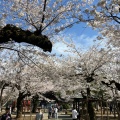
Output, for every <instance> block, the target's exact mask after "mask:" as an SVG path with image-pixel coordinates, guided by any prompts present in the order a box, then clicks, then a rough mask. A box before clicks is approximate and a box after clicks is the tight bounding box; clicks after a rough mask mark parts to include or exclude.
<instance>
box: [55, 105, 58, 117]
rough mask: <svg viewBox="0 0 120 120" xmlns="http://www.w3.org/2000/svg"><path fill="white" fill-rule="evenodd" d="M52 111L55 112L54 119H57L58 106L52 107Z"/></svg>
mask: <svg viewBox="0 0 120 120" xmlns="http://www.w3.org/2000/svg"><path fill="white" fill-rule="evenodd" d="M54 113H55V119H58V108H57V107H55V108H54Z"/></svg>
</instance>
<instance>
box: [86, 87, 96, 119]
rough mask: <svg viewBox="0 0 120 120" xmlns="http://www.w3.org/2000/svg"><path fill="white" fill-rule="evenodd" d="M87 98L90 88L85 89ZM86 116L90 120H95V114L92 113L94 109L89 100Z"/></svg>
mask: <svg viewBox="0 0 120 120" xmlns="http://www.w3.org/2000/svg"><path fill="white" fill-rule="evenodd" d="M87 96H88V97H89V96H90V88H87ZM88 114H89V117H90V120H95V112H94V108H93V105H92V102H91V101H90V100H88Z"/></svg>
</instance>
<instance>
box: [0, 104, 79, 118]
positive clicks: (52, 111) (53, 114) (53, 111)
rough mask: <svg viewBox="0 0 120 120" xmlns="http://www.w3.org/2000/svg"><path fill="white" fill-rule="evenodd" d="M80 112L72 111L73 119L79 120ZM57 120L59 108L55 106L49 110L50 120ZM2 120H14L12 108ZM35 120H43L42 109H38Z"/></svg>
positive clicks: (7, 110)
mask: <svg viewBox="0 0 120 120" xmlns="http://www.w3.org/2000/svg"><path fill="white" fill-rule="evenodd" d="M77 116H78V112H77V110H76V109H75V108H73V110H72V119H73V120H77ZM50 118H55V119H58V108H57V107H55V106H51V107H49V109H48V119H50ZM1 120H12V118H11V114H10V108H8V107H6V112H5V113H4V114H3V115H2V116H1ZM35 120H43V113H42V111H41V108H38V112H37V114H36V117H35Z"/></svg>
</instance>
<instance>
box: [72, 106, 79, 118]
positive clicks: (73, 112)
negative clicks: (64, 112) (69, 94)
mask: <svg viewBox="0 0 120 120" xmlns="http://www.w3.org/2000/svg"><path fill="white" fill-rule="evenodd" d="M77 116H78V112H77V110H76V109H75V108H73V110H72V119H73V120H77Z"/></svg>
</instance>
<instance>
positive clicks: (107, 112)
mask: <svg viewBox="0 0 120 120" xmlns="http://www.w3.org/2000/svg"><path fill="white" fill-rule="evenodd" d="M106 105H107V120H109V115H108V102H106Z"/></svg>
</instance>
